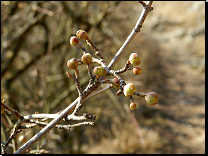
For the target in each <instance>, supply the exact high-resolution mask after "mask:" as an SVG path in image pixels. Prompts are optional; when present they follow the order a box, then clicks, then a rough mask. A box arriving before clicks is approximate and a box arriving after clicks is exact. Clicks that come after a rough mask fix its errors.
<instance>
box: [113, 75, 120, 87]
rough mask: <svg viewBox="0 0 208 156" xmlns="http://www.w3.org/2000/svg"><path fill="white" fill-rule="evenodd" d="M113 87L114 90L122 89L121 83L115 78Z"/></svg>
mask: <svg viewBox="0 0 208 156" xmlns="http://www.w3.org/2000/svg"><path fill="white" fill-rule="evenodd" d="M113 83H114V84H113V87H114V88H116V89H119V88H120V82H119V80H118V79H117V78H116V77H115V78H114V79H113Z"/></svg>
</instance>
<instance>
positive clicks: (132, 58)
mask: <svg viewBox="0 0 208 156" xmlns="http://www.w3.org/2000/svg"><path fill="white" fill-rule="evenodd" d="M129 61H130V63H131V64H132V65H134V66H138V65H139V64H140V57H139V55H138V54H137V53H132V54H131V55H130V56H129Z"/></svg>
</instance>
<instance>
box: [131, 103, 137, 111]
mask: <svg viewBox="0 0 208 156" xmlns="http://www.w3.org/2000/svg"><path fill="white" fill-rule="evenodd" d="M129 108H130V109H131V110H134V109H136V108H137V104H136V103H135V102H131V103H130V105H129Z"/></svg>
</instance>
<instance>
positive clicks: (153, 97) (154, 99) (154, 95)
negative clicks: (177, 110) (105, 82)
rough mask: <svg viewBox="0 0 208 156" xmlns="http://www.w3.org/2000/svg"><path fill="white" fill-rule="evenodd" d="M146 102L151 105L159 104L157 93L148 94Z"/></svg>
mask: <svg viewBox="0 0 208 156" xmlns="http://www.w3.org/2000/svg"><path fill="white" fill-rule="evenodd" d="M145 100H146V102H147V103H148V104H149V105H152V106H153V105H155V104H157V101H158V95H157V93H155V92H149V93H147V95H146V96H145Z"/></svg>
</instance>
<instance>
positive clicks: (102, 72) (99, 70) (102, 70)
mask: <svg viewBox="0 0 208 156" xmlns="http://www.w3.org/2000/svg"><path fill="white" fill-rule="evenodd" d="M93 72H94V74H95V75H96V76H104V75H105V74H106V73H107V71H106V69H105V68H103V67H102V66H97V67H95V68H94V69H93Z"/></svg>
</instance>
